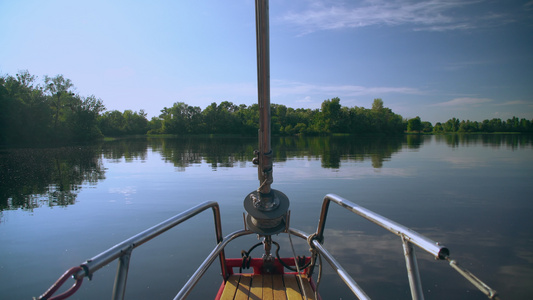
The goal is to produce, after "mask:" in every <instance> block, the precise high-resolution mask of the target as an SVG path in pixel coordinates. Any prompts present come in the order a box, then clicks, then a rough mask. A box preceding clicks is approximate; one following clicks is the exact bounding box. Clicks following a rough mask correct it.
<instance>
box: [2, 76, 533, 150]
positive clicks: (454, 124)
mask: <svg viewBox="0 0 533 300" xmlns="http://www.w3.org/2000/svg"><path fill="white" fill-rule="evenodd" d="M271 116H272V123H271V130H272V134H274V135H297V134H300V135H322V134H332V133H334V134H361V133H365V134H369V133H370V134H371V133H384V134H398V133H403V132H405V131H408V132H418V133H420V132H424V133H450V132H528V133H531V132H533V124H532V123H533V122H532V121H531V120H526V119H518V118H516V117H513V118H512V119H509V120H507V121H502V120H500V119H492V120H485V121H483V122H471V121H468V120H467V121H460V120H458V119H456V118H453V119H450V120H448V121H447V122H445V123H440V122H438V123H436V124H435V125H434V126H433V125H432V124H431V123H430V122H423V121H421V119H420V117H416V118H412V119H409V120H406V119H403V118H402V116H400V115H398V114H395V113H394V112H392V110H391V109H390V108H387V107H384V105H383V101H382V100H381V99H374V102H373V104H372V108H370V109H367V108H364V107H357V106H355V107H343V106H341V104H340V99H339V98H333V99H328V100H325V101H324V102H322V106H321V108H320V109H303V108H298V109H294V108H291V107H286V106H285V105H281V104H272V105H271ZM258 127H259V108H258V105H257V104H253V105H250V106H247V105H244V104H240V105H236V104H233V103H232V102H228V101H224V102H221V103H220V104H217V103H211V105H209V106H208V107H206V108H205V109H203V110H202V109H201V108H200V107H198V106H190V105H188V104H186V103H184V102H176V103H174V104H173V105H172V106H171V107H164V108H163V109H162V110H161V114H160V115H159V116H158V117H153V118H152V119H151V120H148V119H147V115H146V113H145V112H144V111H143V110H140V111H139V112H135V111H132V110H125V111H124V112H120V111H117V110H113V111H105V107H104V105H103V102H102V100H100V99H98V98H96V97H95V96H94V95H91V96H88V97H82V96H80V95H78V94H76V93H74V86H73V84H72V82H71V81H70V79H65V78H64V77H63V75H57V76H55V77H48V76H45V77H44V83H43V84H39V83H37V82H36V77H35V76H33V75H31V74H29V72H28V71H20V72H19V74H16V76H14V77H13V76H10V75H6V76H0V144H2V145H6V144H25V143H32V144H43V143H45V144H46V143H56V142H70V141H75V142H79V141H90V140H95V139H98V138H102V137H103V136H114V137H117V136H125V135H144V134H175V135H188V134H241V135H256V134H257V129H258Z"/></svg>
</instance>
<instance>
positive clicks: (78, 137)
mask: <svg viewBox="0 0 533 300" xmlns="http://www.w3.org/2000/svg"><path fill="white" fill-rule="evenodd" d="M104 109H105V108H104V105H103V104H102V100H100V99H98V98H96V97H95V96H94V95H91V96H88V97H81V96H79V95H77V94H75V93H74V85H73V84H72V82H71V81H70V79H65V78H64V77H63V75H57V76H56V77H53V78H52V77H48V76H45V77H44V84H43V85H40V84H37V83H36V77H35V76H33V75H30V73H28V71H21V72H19V74H16V76H15V77H13V76H2V77H0V144H25V143H34V144H43V143H45V144H46V143H54V142H58V141H61V142H65V141H88V140H94V139H97V138H100V137H102V133H101V131H100V129H99V128H98V126H97V120H98V118H99V116H100V113H101V112H102V111H103V110H104Z"/></svg>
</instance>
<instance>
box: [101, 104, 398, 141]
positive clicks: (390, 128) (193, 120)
mask: <svg viewBox="0 0 533 300" xmlns="http://www.w3.org/2000/svg"><path fill="white" fill-rule="evenodd" d="M161 112H162V113H161V115H160V116H159V117H157V118H156V117H154V118H152V120H150V121H149V122H148V124H147V126H148V133H150V134H205V133H208V134H211V133H214V134H228V133H229V134H245V135H255V134H257V130H258V128H259V124H258V122H259V106H258V105H257V104H253V105H250V106H246V105H244V104H241V105H235V104H233V103H232V102H227V101H224V102H222V103H220V104H217V103H211V105H209V106H208V107H206V108H205V109H204V110H202V109H201V108H200V107H197V106H189V105H187V104H186V103H183V102H177V103H174V105H173V106H172V107H170V108H167V107H165V108H164V109H163V110H161ZM117 113H118V112H117ZM106 114H107V113H105V114H104V115H103V118H102V119H105V118H106V117H107V115H106ZM109 114H111V113H109ZM128 118H130V117H128ZM271 119H272V123H271V131H272V134H275V135H295V134H306V135H318V134H329V133H402V132H403V131H404V129H405V126H404V122H403V119H402V117H401V116H400V115H396V114H394V113H393V112H392V111H391V110H390V109H389V108H386V107H383V101H382V100H381V99H376V100H374V105H373V106H372V109H365V108H363V107H352V108H348V107H342V106H341V105H340V99H339V98H333V99H331V100H325V101H324V102H323V103H322V107H321V108H320V109H303V108H299V109H294V108H290V107H286V106H285V105H281V104H272V105H271ZM122 124H128V122H127V121H126V118H124V122H123V123H122ZM101 128H102V131H103V132H104V134H105V131H104V128H103V127H101Z"/></svg>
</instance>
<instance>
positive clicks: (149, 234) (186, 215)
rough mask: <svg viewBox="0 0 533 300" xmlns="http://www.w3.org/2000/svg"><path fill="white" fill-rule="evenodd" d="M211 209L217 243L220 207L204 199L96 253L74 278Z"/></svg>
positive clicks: (86, 274) (89, 273) (219, 228)
mask: <svg viewBox="0 0 533 300" xmlns="http://www.w3.org/2000/svg"><path fill="white" fill-rule="evenodd" d="M209 208H211V209H213V215H214V218H215V231H216V239H217V243H220V241H222V227H221V220H220V208H219V206H218V203H217V202H214V201H206V202H203V203H201V204H199V205H197V206H194V207H192V208H190V209H188V210H186V211H184V212H182V213H180V214H177V215H175V216H174V217H171V218H169V219H167V220H165V221H163V222H161V223H159V224H157V225H155V226H153V227H151V228H148V229H146V230H145V231H143V232H141V233H139V234H136V235H134V236H132V237H131V238H129V239H127V240H125V241H123V242H121V243H119V244H117V245H115V246H113V247H111V248H109V249H108V250H106V251H104V252H102V253H100V254H98V255H96V256H95V257H93V258H91V259H89V260H87V261H86V262H84V263H82V264H81V267H82V268H83V269H84V270H83V271H79V272H78V273H76V274H75V277H76V278H79V277H83V276H87V277H89V278H90V276H91V275H92V274H93V273H94V272H96V271H97V270H99V269H100V268H102V267H104V266H106V265H107V264H109V263H111V262H112V261H114V260H115V259H117V258H119V257H121V256H122V255H124V254H126V253H128V252H130V251H131V250H132V249H134V248H137V247H139V246H140V245H142V244H144V243H146V242H148V241H149V240H151V239H153V238H154V237H156V236H158V235H160V234H162V233H164V232H166V231H167V230H169V229H171V228H173V227H175V226H177V225H179V224H180V223H182V222H184V221H186V220H188V219H190V218H192V217H194V216H196V215H197V214H199V213H201V212H203V211H204V210H207V209H209ZM220 257H221V260H224V253H223V252H220ZM221 264H222V266H223V269H222V270H223V273H226V272H225V270H224V266H225V263H224V261H221Z"/></svg>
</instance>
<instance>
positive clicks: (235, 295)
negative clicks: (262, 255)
mask: <svg viewBox="0 0 533 300" xmlns="http://www.w3.org/2000/svg"><path fill="white" fill-rule="evenodd" d="M302 281H303V283H304V286H303V288H304V289H305V295H306V296H307V298H304V296H303V295H304V293H303V292H302V286H301V285H300V280H299V279H298V276H297V275H296V274H276V275H253V274H235V275H231V276H230V277H229V278H228V281H227V282H226V285H225V286H224V291H223V292H222V296H221V297H220V299H221V300H230V299H254V300H259V299H265V300H268V299H276V300H278V299H286V300H293V299H298V300H302V299H304V300H306V299H313V300H315V292H314V290H313V288H312V287H311V283H310V281H309V280H308V279H307V276H306V275H302Z"/></svg>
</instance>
